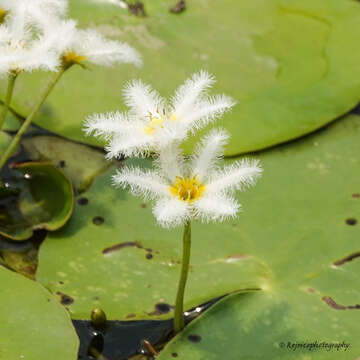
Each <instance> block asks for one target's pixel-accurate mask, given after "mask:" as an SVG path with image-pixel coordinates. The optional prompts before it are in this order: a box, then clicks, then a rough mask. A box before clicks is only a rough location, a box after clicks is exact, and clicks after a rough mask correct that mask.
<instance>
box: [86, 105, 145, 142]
mask: <svg viewBox="0 0 360 360" xmlns="http://www.w3.org/2000/svg"><path fill="white" fill-rule="evenodd" d="M142 126H143V125H142V123H141V122H139V121H136V120H130V119H129V117H128V115H127V114H126V113H120V112H118V111H117V112H109V113H105V114H93V115H91V116H88V117H87V119H86V121H85V124H84V131H85V133H86V135H90V134H93V135H94V136H97V137H100V138H104V139H106V140H109V139H111V138H112V137H113V136H114V135H117V134H118V135H123V136H130V137H131V136H132V135H133V134H134V133H135V132H137V131H139V130H140V129H141V127H142Z"/></svg>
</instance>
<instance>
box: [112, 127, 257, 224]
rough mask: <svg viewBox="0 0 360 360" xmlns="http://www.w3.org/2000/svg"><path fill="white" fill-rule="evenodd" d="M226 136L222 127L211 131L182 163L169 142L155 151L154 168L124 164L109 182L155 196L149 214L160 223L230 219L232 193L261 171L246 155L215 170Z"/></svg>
mask: <svg viewBox="0 0 360 360" xmlns="http://www.w3.org/2000/svg"><path fill="white" fill-rule="evenodd" d="M227 139H228V134H227V133H226V132H225V131H223V130H212V131H211V132H210V133H209V134H208V135H207V136H206V137H205V138H203V139H202V141H201V143H200V145H199V146H198V148H197V150H196V152H195V154H194V155H193V156H192V157H191V159H190V160H189V161H188V162H185V160H184V158H183V156H182V155H181V154H180V151H179V148H178V147H177V145H176V144H175V143H173V144H171V145H169V146H168V147H167V148H166V149H163V151H162V152H161V153H160V155H159V157H158V158H157V160H156V169H155V170H141V169H140V168H129V167H126V168H124V169H122V170H119V171H118V172H117V174H116V175H114V177H113V181H114V184H116V185H118V186H121V187H123V188H126V187H127V186H129V187H130V190H131V192H132V193H133V194H134V195H136V196H142V197H144V198H145V199H152V200H155V201H156V202H155V206H154V208H153V213H154V216H155V217H156V219H157V221H158V222H159V224H160V225H162V226H163V227H168V228H169V227H175V226H179V225H183V224H184V223H186V222H187V221H189V220H191V219H192V218H194V219H199V220H200V221H202V222H209V221H223V220H225V219H227V218H233V217H235V216H236V215H237V213H238V211H239V210H240V204H239V203H238V202H237V201H236V200H235V198H234V197H233V193H234V191H235V190H243V189H244V188H246V187H247V186H249V185H252V184H254V183H255V180H256V179H257V178H258V177H259V176H260V175H261V172H262V169H261V168H260V166H259V163H258V161H256V160H248V159H244V160H241V161H235V162H234V163H233V164H231V165H229V166H225V167H224V168H222V169H219V168H218V162H219V159H220V158H221V155H222V153H223V147H224V145H225V144H226V143H227Z"/></svg>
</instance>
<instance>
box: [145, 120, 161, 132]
mask: <svg viewBox="0 0 360 360" xmlns="http://www.w3.org/2000/svg"><path fill="white" fill-rule="evenodd" d="M163 122H164V119H161V118H151V120H150V121H149V124H148V125H147V126H146V127H145V128H144V131H145V132H146V133H147V134H148V135H151V134H152V133H153V132H154V131H155V130H156V128H162V124H163Z"/></svg>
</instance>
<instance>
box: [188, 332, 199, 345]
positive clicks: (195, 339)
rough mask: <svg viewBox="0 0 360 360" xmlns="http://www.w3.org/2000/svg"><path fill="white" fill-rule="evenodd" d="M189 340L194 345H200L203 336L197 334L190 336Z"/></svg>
mask: <svg viewBox="0 0 360 360" xmlns="http://www.w3.org/2000/svg"><path fill="white" fill-rule="evenodd" d="M188 340H189V341H191V342H194V343H199V342H200V341H201V336H200V335H197V334H190V335H189V336H188Z"/></svg>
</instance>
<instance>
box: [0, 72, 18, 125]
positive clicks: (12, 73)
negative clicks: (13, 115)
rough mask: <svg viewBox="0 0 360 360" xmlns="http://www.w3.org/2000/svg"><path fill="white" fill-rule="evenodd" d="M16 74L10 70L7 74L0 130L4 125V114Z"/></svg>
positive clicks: (0, 116) (8, 104) (11, 93)
mask: <svg viewBox="0 0 360 360" xmlns="http://www.w3.org/2000/svg"><path fill="white" fill-rule="evenodd" d="M17 75H18V74H17V73H14V72H11V73H10V74H9V76H8V86H7V92H6V98H5V102H4V109H3V111H2V113H1V115H0V130H1V129H2V127H3V125H4V122H5V119H6V115H7V113H8V110H9V106H10V103H11V98H12V95H13V91H14V85H15V80H16V78H17Z"/></svg>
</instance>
